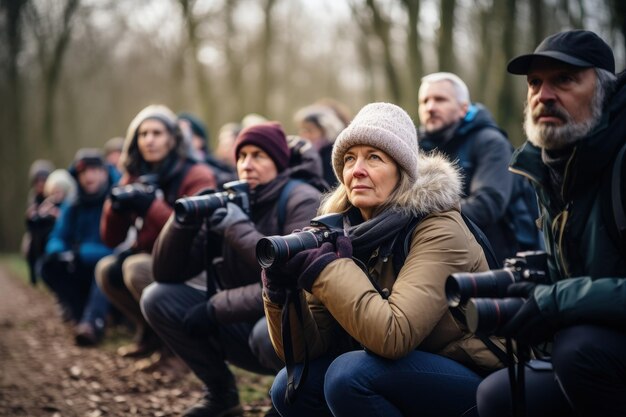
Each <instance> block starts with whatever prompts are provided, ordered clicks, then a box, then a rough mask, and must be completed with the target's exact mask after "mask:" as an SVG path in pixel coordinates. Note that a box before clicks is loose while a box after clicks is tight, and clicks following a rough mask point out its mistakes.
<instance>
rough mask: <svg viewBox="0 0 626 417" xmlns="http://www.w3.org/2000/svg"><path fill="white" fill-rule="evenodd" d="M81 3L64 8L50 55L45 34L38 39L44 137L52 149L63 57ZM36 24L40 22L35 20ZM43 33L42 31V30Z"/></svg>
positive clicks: (70, 0)
mask: <svg viewBox="0 0 626 417" xmlns="http://www.w3.org/2000/svg"><path fill="white" fill-rule="evenodd" d="M79 5H80V0H68V1H67V3H66V4H65V7H64V9H63V21H62V22H61V27H60V33H59V35H58V37H57V38H56V39H55V40H54V43H53V44H52V46H51V48H52V51H51V55H48V53H47V52H46V51H47V48H46V44H47V43H48V42H49V40H48V39H46V37H45V36H41V37H39V39H38V42H39V47H40V48H41V52H40V54H41V56H42V64H43V65H42V72H43V84H44V85H43V93H44V97H43V103H44V116H43V132H42V135H43V138H44V143H45V145H46V146H47V147H48V148H50V149H52V148H53V147H54V144H55V112H56V106H55V99H56V95H57V91H58V88H59V81H60V78H61V70H62V68H63V59H64V58H65V53H66V52H67V48H68V47H69V44H70V40H71V36H72V30H73V20H74V15H75V14H76V11H77V10H78V7H79ZM34 24H35V25H37V24H39V22H34ZM40 34H41V32H40Z"/></svg>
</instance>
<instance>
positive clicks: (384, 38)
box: [366, 0, 402, 103]
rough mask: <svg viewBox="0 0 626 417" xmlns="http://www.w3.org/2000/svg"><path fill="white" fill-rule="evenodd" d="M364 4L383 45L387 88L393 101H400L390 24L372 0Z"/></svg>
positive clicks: (398, 79)
mask: <svg viewBox="0 0 626 417" xmlns="http://www.w3.org/2000/svg"><path fill="white" fill-rule="evenodd" d="M366 4H367V6H368V7H369V9H370V10H371V12H372V19H373V22H372V23H373V30H374V33H375V34H376V36H377V37H378V39H379V40H380V42H381V43H382V45H383V54H384V57H383V62H384V67H385V74H386V75H387V81H388V83H389V90H390V91H391V97H392V99H393V101H394V102H396V103H402V89H401V87H400V77H399V76H398V71H397V70H396V67H395V65H394V60H393V54H392V53H391V49H392V45H391V40H390V36H389V31H390V28H391V24H390V23H389V21H388V20H387V19H385V18H384V17H383V16H382V14H381V13H380V10H378V6H376V3H375V1H374V0H367V1H366Z"/></svg>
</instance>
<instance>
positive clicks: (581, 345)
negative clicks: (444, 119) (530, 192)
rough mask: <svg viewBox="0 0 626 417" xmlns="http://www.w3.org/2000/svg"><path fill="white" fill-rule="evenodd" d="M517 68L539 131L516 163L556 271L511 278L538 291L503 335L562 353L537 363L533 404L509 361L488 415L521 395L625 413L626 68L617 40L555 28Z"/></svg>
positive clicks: (539, 408)
mask: <svg viewBox="0 0 626 417" xmlns="http://www.w3.org/2000/svg"><path fill="white" fill-rule="evenodd" d="M507 69H508V71H509V72H510V73H512V74H517V75H525V76H526V81H527V85H528V93H527V102H526V110H525V122H524V130H525V131H526V136H527V137H528V141H527V142H526V143H525V144H524V145H523V146H522V147H521V148H520V149H518V150H517V151H516V152H515V154H514V156H513V159H512V162H511V170H512V171H513V172H515V173H518V174H521V175H523V176H525V177H527V178H530V179H531V183H532V184H533V187H534V188H535V192H536V193H537V197H538V200H539V205H540V209H541V223H542V225H543V235H544V239H545V244H546V247H547V252H548V262H547V269H548V271H547V278H548V279H547V282H546V283H544V284H543V285H535V284H534V283H531V282H525V283H520V284H515V285H511V286H509V288H508V290H509V296H517V297H520V296H521V297H523V298H526V301H525V303H524V304H523V305H522V307H521V308H520V309H519V310H518V311H517V313H516V314H515V316H514V317H513V318H512V319H511V320H510V321H509V322H508V323H507V324H506V326H505V327H504V329H503V334H504V335H506V336H508V337H511V338H513V339H515V340H516V341H517V342H518V346H519V345H520V344H522V345H533V344H537V343H542V342H550V341H551V342H553V343H552V348H551V352H550V354H551V361H544V362H542V363H541V366H540V367H537V366H534V365H535V364H536V363H538V362H535V361H531V363H530V364H529V366H527V367H526V368H525V369H526V372H525V384H524V385H523V386H522V390H524V391H525V402H524V403H522V402H521V401H520V400H521V398H520V397H519V395H515V396H514V397H513V400H515V401H514V404H513V405H512V404H511V395H510V389H509V383H508V378H507V373H506V371H504V372H503V371H498V372H496V373H494V374H492V375H490V376H489V377H488V378H487V379H486V380H485V381H483V382H482V383H481V385H480V386H479V389H478V411H479V414H480V416H481V417H485V416H487V417H489V416H504V415H511V411H512V408H515V407H516V406H517V407H519V406H520V405H521V406H525V409H526V411H527V415H529V416H535V417H541V416H565V415H567V416H569V415H579V416H623V415H624V413H626V396H625V395H624V393H626V333H625V332H624V329H625V328H626V308H625V306H626V213H625V212H624V207H625V206H626V185H625V184H626V181H624V178H625V177H626V170H625V169H624V167H625V166H626V162H625V161H624V159H625V155H626V86H625V85H626V77H625V76H624V73H622V74H620V76H619V77H616V76H615V61H614V58H613V51H612V50H611V48H610V47H609V46H608V45H607V44H606V43H605V42H604V41H603V40H602V39H601V38H600V37H599V36H598V35H596V34H595V33H593V32H589V31H584V30H570V31H566V32H560V33H557V34H554V35H551V36H549V37H547V38H546V39H544V41H543V42H541V44H540V45H539V46H538V47H537V49H535V52H534V53H532V54H526V55H522V56H519V57H517V58H515V59H513V60H512V61H510V62H509V64H508V67H507ZM517 385H518V387H517V390H516V393H517V394H519V392H520V390H519V386H520V385H521V381H517ZM522 409H523V408H522ZM513 411H519V408H517V409H516V410H513ZM516 415H517V413H516Z"/></svg>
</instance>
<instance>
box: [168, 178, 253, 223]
mask: <svg viewBox="0 0 626 417" xmlns="http://www.w3.org/2000/svg"><path fill="white" fill-rule="evenodd" d="M224 190H225V191H222V192H218V193H212V194H204V195H196V196H193V197H184V198H179V199H178V200H176V202H175V203H174V213H175V215H176V220H177V221H178V222H179V223H181V224H191V223H197V222H199V221H201V220H202V219H205V218H207V217H209V216H211V214H213V212H214V211H215V210H217V209H218V208H221V207H226V205H227V204H228V203H234V204H236V205H238V206H239V207H240V208H241V209H242V210H243V211H244V213H246V214H249V213H250V197H249V193H250V186H249V185H248V182H247V181H231V182H227V183H226V184H224Z"/></svg>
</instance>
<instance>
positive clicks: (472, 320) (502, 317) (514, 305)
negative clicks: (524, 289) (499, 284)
mask: <svg viewBox="0 0 626 417" xmlns="http://www.w3.org/2000/svg"><path fill="white" fill-rule="evenodd" d="M523 304H524V299H523V298H499V299H496V298H474V299H472V300H470V302H469V303H467V312H466V315H465V318H466V320H467V327H468V328H469V329H470V331H471V332H473V333H476V332H479V333H484V334H496V335H498V334H499V332H500V330H501V329H502V327H503V326H504V325H505V324H506V323H508V321H509V320H510V319H511V318H512V317H513V316H514V315H515V313H517V311H518V310H519V309H520V308H521V307H522V305H523Z"/></svg>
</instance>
